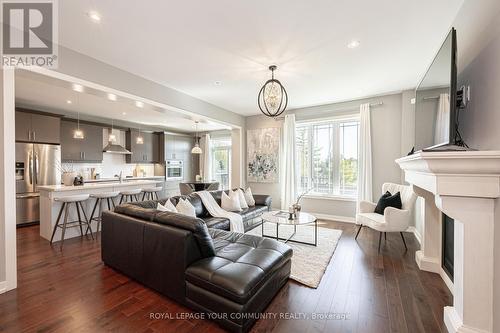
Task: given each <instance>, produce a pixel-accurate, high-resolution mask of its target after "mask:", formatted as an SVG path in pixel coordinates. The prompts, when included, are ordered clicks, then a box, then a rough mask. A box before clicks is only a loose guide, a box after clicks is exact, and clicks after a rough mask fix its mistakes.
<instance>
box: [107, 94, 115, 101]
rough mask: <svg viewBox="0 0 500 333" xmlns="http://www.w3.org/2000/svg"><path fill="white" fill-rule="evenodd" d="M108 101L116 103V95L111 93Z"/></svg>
mask: <svg viewBox="0 0 500 333" xmlns="http://www.w3.org/2000/svg"><path fill="white" fill-rule="evenodd" d="M108 99H109V100H110V101H116V95H115V94H111V93H110V94H108Z"/></svg>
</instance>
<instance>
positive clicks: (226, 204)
mask: <svg viewBox="0 0 500 333" xmlns="http://www.w3.org/2000/svg"><path fill="white" fill-rule="evenodd" d="M221 208H222V209H224V210H227V211H228V212H240V211H241V205H240V197H239V196H238V193H236V192H233V191H229V195H227V194H226V192H222V197H221Z"/></svg>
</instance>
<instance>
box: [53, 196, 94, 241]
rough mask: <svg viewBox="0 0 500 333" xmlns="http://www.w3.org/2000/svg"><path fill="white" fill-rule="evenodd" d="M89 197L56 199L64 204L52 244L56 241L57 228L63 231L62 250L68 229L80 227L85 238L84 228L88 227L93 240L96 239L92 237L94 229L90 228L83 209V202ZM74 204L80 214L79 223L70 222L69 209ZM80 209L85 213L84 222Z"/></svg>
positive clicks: (55, 227) (58, 216)
mask: <svg viewBox="0 0 500 333" xmlns="http://www.w3.org/2000/svg"><path fill="white" fill-rule="evenodd" d="M88 198H89V195H88V194H79V195H70V196H67V197H62V198H56V199H55V201H59V202H62V205H61V210H59V215H57V220H56V225H55V226H54V230H53V231H52V237H50V244H52V241H53V240H54V235H55V234H56V230H57V228H61V229H62V233H61V248H62V246H63V243H64V235H65V233H66V229H67V228H74V227H80V234H81V236H82V237H83V228H82V226H84V225H86V226H87V228H88V229H90V236H91V237H92V239H94V236H92V228H91V227H90V223H89V220H88V219H87V214H85V209H83V206H82V202H83V201H86V200H88ZM72 203H74V204H75V207H76V213H77V214H78V220H77V221H68V217H69V214H68V207H69V205H70V204H72ZM80 209H81V210H82V212H83V216H84V217H85V220H84V221H82V217H81V215H80ZM63 211H64V221H63V223H62V225H61V224H60V223H59V222H60V220H61V216H62V213H63Z"/></svg>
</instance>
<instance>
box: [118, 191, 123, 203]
mask: <svg viewBox="0 0 500 333" xmlns="http://www.w3.org/2000/svg"><path fill="white" fill-rule="evenodd" d="M123 197H124V195H123V194H122V196H121V197H120V202H119V203H118V204H119V205H121V204H122V202H123Z"/></svg>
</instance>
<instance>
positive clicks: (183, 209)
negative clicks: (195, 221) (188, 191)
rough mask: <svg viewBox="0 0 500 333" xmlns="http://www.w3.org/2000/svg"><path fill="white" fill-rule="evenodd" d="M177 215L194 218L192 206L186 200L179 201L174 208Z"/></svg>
mask: <svg viewBox="0 0 500 333" xmlns="http://www.w3.org/2000/svg"><path fill="white" fill-rule="evenodd" d="M175 208H176V209H177V212H178V213H179V214H183V215H187V216H191V217H196V210H195V209H194V207H193V205H192V204H191V203H190V202H189V201H188V200H186V199H182V198H181V199H179V202H178V203H177V206H176V207H175Z"/></svg>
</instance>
